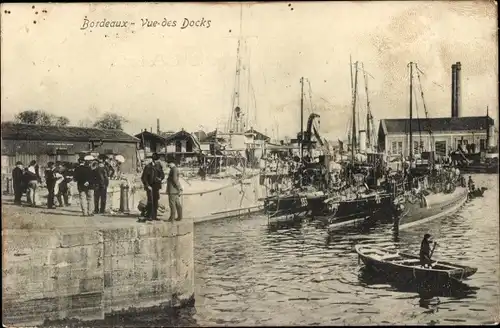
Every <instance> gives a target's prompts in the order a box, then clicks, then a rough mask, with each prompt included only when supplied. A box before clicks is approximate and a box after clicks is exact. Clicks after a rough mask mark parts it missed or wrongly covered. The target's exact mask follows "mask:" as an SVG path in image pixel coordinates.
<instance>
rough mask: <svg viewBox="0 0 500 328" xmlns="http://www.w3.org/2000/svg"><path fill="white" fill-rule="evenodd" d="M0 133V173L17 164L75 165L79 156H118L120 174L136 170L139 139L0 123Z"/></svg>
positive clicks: (93, 131) (87, 130)
mask: <svg viewBox="0 0 500 328" xmlns="http://www.w3.org/2000/svg"><path fill="white" fill-rule="evenodd" d="M1 133H2V172H10V170H11V169H12V168H13V167H14V165H15V163H16V162H17V161H21V162H23V164H26V163H28V162H30V161H31V160H36V161H37V163H38V164H39V165H40V166H44V165H46V164H47V163H48V162H50V161H67V162H75V161H76V160H77V159H78V156H79V154H80V153H82V152H96V153H99V154H107V155H122V156H123V157H125V163H123V165H122V167H121V170H122V172H124V173H130V172H134V171H135V170H136V168H137V145H138V143H139V139H137V138H135V137H133V136H131V135H129V134H127V133H125V132H123V131H121V130H103V129H96V128H83V127H75V126H65V127H58V126H47V125H35V124H21V123H13V122H2V131H1ZM5 166H6V167H5Z"/></svg>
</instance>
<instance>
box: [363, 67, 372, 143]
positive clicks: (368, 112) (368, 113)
mask: <svg viewBox="0 0 500 328" xmlns="http://www.w3.org/2000/svg"><path fill="white" fill-rule="evenodd" d="M361 65H362V69H363V79H364V80H365V93H366V144H367V147H366V148H367V149H371V146H372V143H371V132H370V131H371V129H370V121H371V120H372V119H373V116H372V112H371V110H370V98H369V97H368V79H367V78H366V71H365V64H361ZM371 128H373V127H371Z"/></svg>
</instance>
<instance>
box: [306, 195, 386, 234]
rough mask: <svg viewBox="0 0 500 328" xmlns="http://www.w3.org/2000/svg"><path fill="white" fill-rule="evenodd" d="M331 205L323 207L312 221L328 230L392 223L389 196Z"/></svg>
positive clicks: (371, 197)
mask: <svg viewBox="0 0 500 328" xmlns="http://www.w3.org/2000/svg"><path fill="white" fill-rule="evenodd" d="M332 205H333V206H331V207H329V206H326V208H325V205H323V212H322V213H317V214H316V215H315V216H314V219H316V220H318V221H320V222H322V223H323V224H326V225H328V228H329V229H333V228H337V227H342V226H346V225H356V224H358V223H363V222H365V221H373V222H375V221H379V220H380V221H386V220H389V221H392V212H391V209H392V206H391V205H392V197H391V195H390V194H382V195H378V197H377V196H370V197H367V198H361V199H353V200H348V201H340V202H336V203H334V204H332ZM318 208H319V206H318Z"/></svg>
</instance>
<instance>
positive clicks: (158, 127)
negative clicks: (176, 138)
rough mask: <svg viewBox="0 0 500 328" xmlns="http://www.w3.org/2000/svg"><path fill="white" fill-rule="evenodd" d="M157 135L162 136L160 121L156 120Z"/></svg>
mask: <svg viewBox="0 0 500 328" xmlns="http://www.w3.org/2000/svg"><path fill="white" fill-rule="evenodd" d="M156 134H160V119H159V118H157V119H156Z"/></svg>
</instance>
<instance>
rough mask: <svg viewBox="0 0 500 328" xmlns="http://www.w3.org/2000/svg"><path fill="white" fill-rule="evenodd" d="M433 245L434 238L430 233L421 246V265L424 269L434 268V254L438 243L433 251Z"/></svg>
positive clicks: (425, 236) (426, 235)
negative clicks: (432, 258)
mask: <svg viewBox="0 0 500 328" xmlns="http://www.w3.org/2000/svg"><path fill="white" fill-rule="evenodd" d="M432 243H433V240H432V236H431V235H430V234H428V233H426V234H425V235H424V239H422V243H421V244H420V264H421V265H422V266H423V267H432V260H431V257H432V254H433V253H434V248H436V245H437V243H434V248H433V249H432V251H431V244H432Z"/></svg>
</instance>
